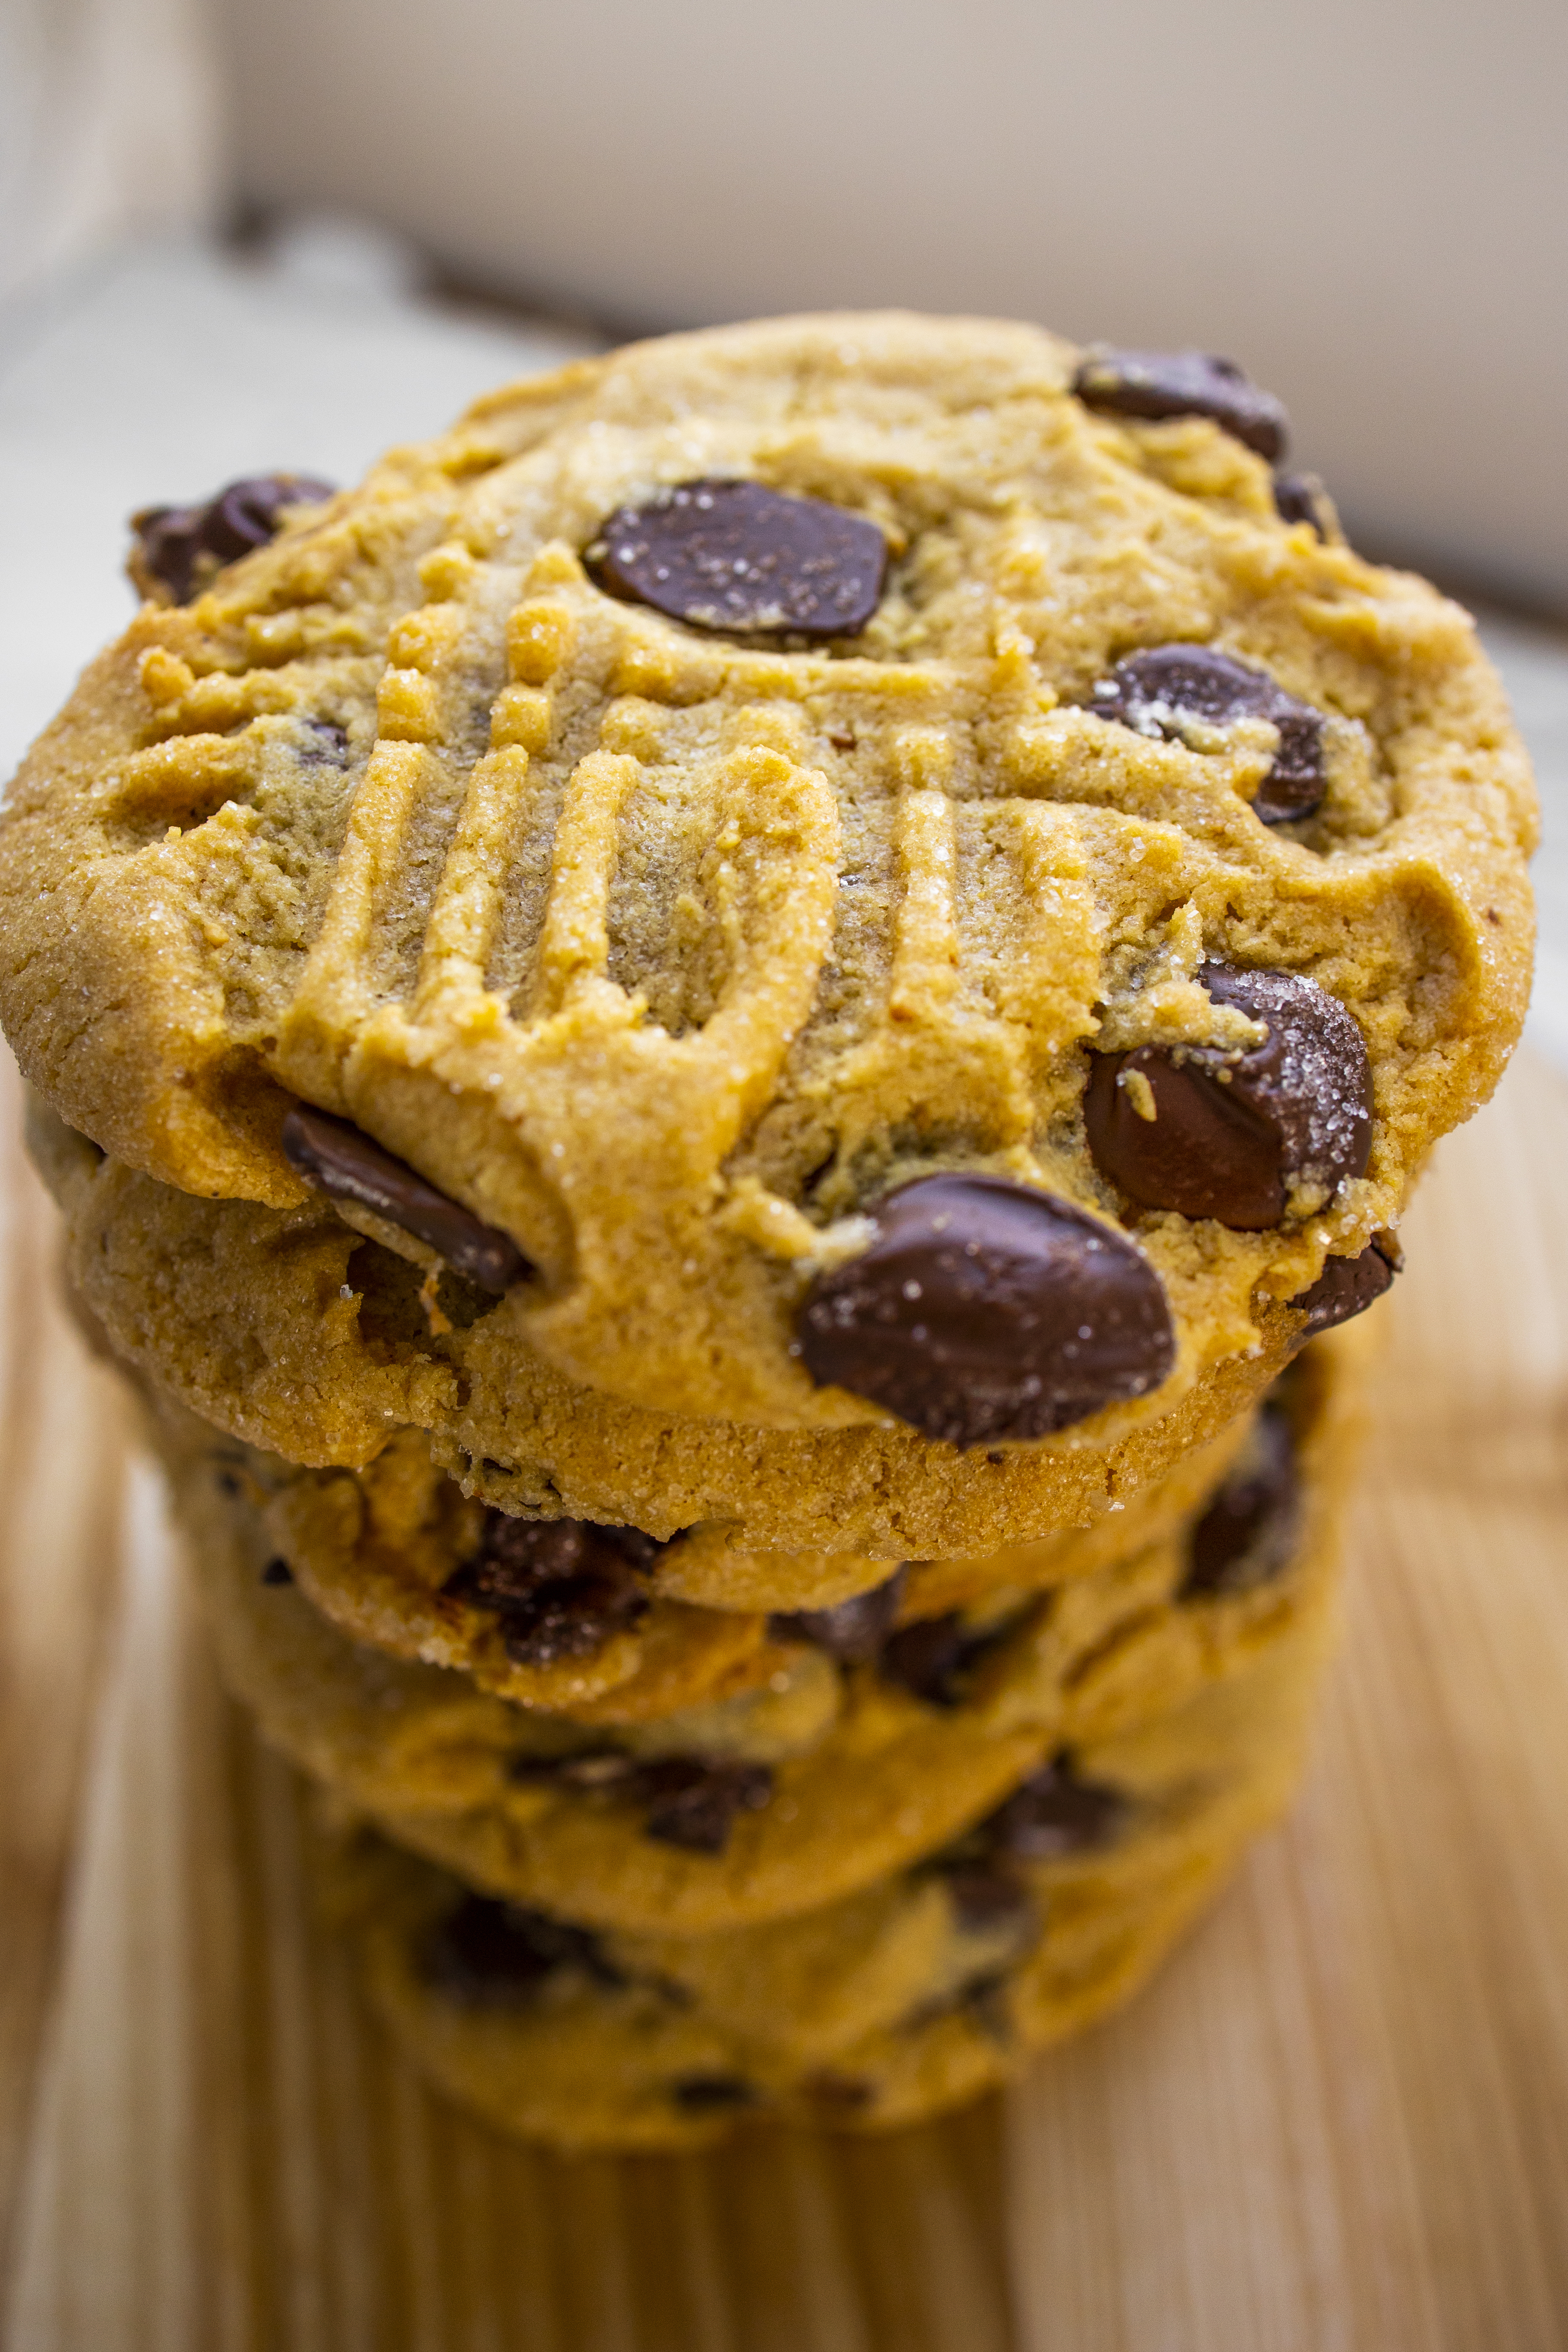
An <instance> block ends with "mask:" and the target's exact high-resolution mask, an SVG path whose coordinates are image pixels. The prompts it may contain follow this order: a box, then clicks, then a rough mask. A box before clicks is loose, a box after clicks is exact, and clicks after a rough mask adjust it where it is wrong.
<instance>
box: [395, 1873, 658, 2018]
mask: <svg viewBox="0 0 1568 2352" xmlns="http://www.w3.org/2000/svg"><path fill="white" fill-rule="evenodd" d="M421 1957H422V1960H423V1965H424V1970H425V1975H426V1979H428V1981H429V1982H430V1983H431V1984H433V1985H434V1986H435V1987H436V1989H437V1991H439V1992H443V1993H445V1994H446V1995H447V1998H448V1999H449V2000H460V2001H463V2002H466V2003H468V2004H469V2005H470V2006H472V2007H475V2008H491V2007H501V2006H508V2005H510V2004H512V2003H514V2002H517V2001H521V2000H527V1999H528V1997H529V1995H530V1994H531V1993H533V1992H535V1991H537V1990H538V1989H539V1987H540V1986H541V1985H542V1983H543V1982H544V1980H545V1979H546V1978H547V1977H551V1976H553V1975H554V1974H555V1973H556V1972H557V1971H558V1970H559V1969H579V1970H580V1971H581V1972H582V1973H583V1974H584V1975H585V1976H588V1977H591V1978H592V1979H594V1981H595V1983H597V1984H602V1985H618V1984H623V1983H624V1982H625V1981H626V1979H625V1978H624V1977H623V1975H622V1974H621V1971H620V1970H619V1969H617V1968H616V1967H615V1965H614V1964H613V1963H612V1962H611V1961H610V1959H609V1958H607V1957H606V1955H605V1948H604V1946H603V1945H602V1944H601V1942H600V1940H599V1938H598V1937H597V1936H595V1935H594V1934H592V1933H591V1932H590V1930H589V1929H588V1928H586V1927H571V1926H569V1925H568V1923H567V1922H566V1921H565V1920H563V1919H552V1918H550V1917H548V1916H546V1914H545V1913H544V1912H542V1911H527V1910H524V1909H522V1908H521V1906H519V1905H517V1904H514V1903H500V1902H497V1901H496V1900H495V1899H494V1898H493V1897H492V1896H490V1895H464V1897H463V1899H462V1901H461V1902H460V1903H458V1905H457V1906H455V1908H454V1909H452V1910H450V1911H448V1912H447V1913H446V1914H445V1915H444V1916H443V1917H441V1918H440V1919H438V1920H437V1922H436V1924H435V1926H434V1927H432V1928H431V1930H430V1931H429V1933H428V1935H427V1936H426V1939H425V1944H424V1949H423V1953H422V1956H421Z"/></svg>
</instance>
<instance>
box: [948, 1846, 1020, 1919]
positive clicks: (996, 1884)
mask: <svg viewBox="0 0 1568 2352" xmlns="http://www.w3.org/2000/svg"><path fill="white" fill-rule="evenodd" d="M942 1876H943V1878H944V1879H945V1880H946V1883H947V1892H948V1897H949V1900H950V1901H951V1903H952V1912H953V1917H954V1919H955V1920H956V1922H957V1924H958V1927H959V1928H960V1930H961V1931H962V1932H963V1934H964V1935H966V1936H994V1935H996V1934H998V1933H1002V1932H1007V1933H1016V1934H1022V1933H1023V1932H1024V1931H1025V1930H1026V1928H1029V1927H1033V1926H1034V1924H1035V1904H1034V1898H1033V1896H1032V1895H1030V1893H1029V1890H1028V1888H1027V1887H1026V1885H1024V1884H1023V1883H1022V1881H1021V1880H1019V1879H1016V1878H1015V1877H1014V1876H1013V1875H1012V1874H1011V1873H1010V1872H1008V1871H1005V1870H1001V1869H998V1868H997V1867H996V1866H995V1865H994V1864H985V1863H963V1862H960V1863H955V1864H952V1865H951V1866H950V1867H949V1868H947V1869H945V1870H944V1871H943V1872H942Z"/></svg>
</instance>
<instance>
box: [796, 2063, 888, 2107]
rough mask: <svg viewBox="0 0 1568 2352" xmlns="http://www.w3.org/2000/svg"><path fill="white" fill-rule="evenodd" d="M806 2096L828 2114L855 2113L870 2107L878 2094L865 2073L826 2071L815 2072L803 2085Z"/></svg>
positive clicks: (874, 2085)
mask: <svg viewBox="0 0 1568 2352" xmlns="http://www.w3.org/2000/svg"><path fill="white" fill-rule="evenodd" d="M801 2087H802V2089H803V2090H804V2092H805V2095H806V2097H807V2098H808V2099H810V2100H811V2102H812V2104H813V2105H815V2106H818V2107H820V2108H821V2109H822V2110H823V2112H824V2113H825V2114H826V2115H830V2116H831V2115H855V2114H858V2112H859V2110H860V2109H861V2108H863V2107H868V2106H869V2105H870V2104H871V2102H872V2100H873V2099H874V2098H875V2097H876V2095H877V2086H876V2084H874V2083H871V2082H868V2080H867V2078H866V2076H865V2075H864V2074H833V2073H832V2072H831V2071H825V2072H824V2073H822V2074H813V2075H812V2076H811V2078H810V2080H809V2081H808V2082H806V2083H804V2084H802V2085H801Z"/></svg>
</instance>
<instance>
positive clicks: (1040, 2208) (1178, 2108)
mask: <svg viewBox="0 0 1568 2352" xmlns="http://www.w3.org/2000/svg"><path fill="white" fill-rule="evenodd" d="M7 1110H8V1106H5V1105H0V1117H6V1115H7ZM8 1129H9V1120H8V1118H7V1131H8ZM1565 1166H1568V1089H1564V1087H1563V1086H1562V1084H1561V1082H1560V1081H1558V1080H1557V1079H1556V1078H1555V1077H1553V1076H1552V1075H1551V1074H1550V1073H1549V1072H1547V1071H1546V1070H1545V1069H1544V1068H1542V1066H1540V1065H1530V1064H1526V1063H1525V1062H1523V1061H1522V1060H1521V1064H1520V1065H1519V1066H1516V1068H1515V1069H1514V1071H1513V1072H1512V1073H1511V1074H1510V1076H1509V1078H1508V1080H1507V1082H1506V1083H1505V1085H1504V1087H1503V1089H1502V1091H1501V1093H1500V1096H1499V1098H1498V1100H1497V1102H1496V1103H1495V1104H1494V1105H1493V1106H1492V1107H1491V1108H1489V1110H1488V1111H1487V1112H1486V1113H1484V1114H1483V1115H1482V1117H1481V1118H1479V1119H1478V1120H1477V1121H1476V1122H1475V1123H1474V1124H1473V1126H1472V1127H1471V1128H1469V1129H1467V1130H1466V1132H1465V1133H1464V1134H1462V1135H1461V1136H1459V1137H1457V1138H1455V1139H1452V1140H1451V1141H1450V1143H1449V1144H1448V1145H1447V1146H1446V1147H1445V1150H1444V1154H1443V1157H1442V1160H1441V1163H1440V1166H1439V1168H1438V1170H1437V1171H1436V1173H1435V1174H1434V1176H1433V1177H1432V1178H1431V1179H1430V1181H1429V1182H1428V1184H1427V1186H1426V1189H1425V1191H1424V1192H1423V1194H1422V1197H1421V1199H1420V1200H1419V1202H1417V1204H1416V1206H1415V1210H1414V1211H1413V1213H1412V1215H1411V1217H1410V1219H1409V1221H1408V1223H1407V1226H1406V1231H1405V1240H1406V1244H1407V1248H1408V1253H1409V1259H1410V1265H1409V1271H1408V1272H1407V1274H1406V1275H1405V1277H1404V1279H1403V1281H1402V1282H1401V1283H1400V1285H1399V1286H1397V1289H1396V1292H1395V1296H1394V1303H1393V1304H1392V1305H1391V1307H1388V1308H1387V1309H1383V1310H1379V1311H1380V1312H1384V1313H1386V1314H1387V1316H1388V1318H1389V1321H1390V1324H1391V1338H1392V1344H1391V1348H1390V1351H1389V1356H1388V1358H1387V1360H1386V1370H1385V1372H1384V1377H1383V1380H1382V1381H1381V1384H1380V1395H1379V1407H1378V1414H1377V1420H1376V1426H1375V1430H1374V1436H1373V1448H1372V1454H1371V1459H1370V1463H1369V1467H1368V1473H1367V1475H1366V1477H1365V1480H1364V1485H1363V1496H1362V1500H1361V1503H1360V1506H1359V1508H1358V1511H1357V1515H1356V1519H1355V1524H1354V1530H1353V1535H1352V1576H1351V1583H1350V1595H1351V1597H1350V1602H1349V1608H1348V1620H1349V1622H1348V1630H1347V1641H1346V1645H1345V1649H1344V1653H1343V1655H1342V1660H1341V1663H1340V1665H1339V1667H1338V1669H1337V1670H1336V1673H1335V1675H1334V1677H1333V1680H1332V1684H1331V1689H1330V1693H1329V1697H1328V1701H1327V1704H1326V1706H1325V1708H1324V1711H1323V1717H1322V1721H1321V1731H1320V1736H1319V1739H1318V1745H1317V1754H1316V1760H1315V1764H1314V1768H1313V1770H1312V1773H1311V1777H1310V1782H1309V1786H1308V1789H1307V1790H1306V1793H1305V1795H1304V1798H1303V1800H1302V1801H1301V1803H1300V1806H1299V1808H1298V1810H1297V1811H1296V1813H1295V1815H1294V1816H1293V1818H1292V1820H1291V1822H1289V1825H1288V1827H1287V1828H1286V1829H1285V1830H1284V1831H1282V1832H1279V1833H1278V1834H1277V1835H1276V1836H1274V1837H1273V1838H1271V1839H1269V1840H1268V1841H1266V1842H1265V1843H1263V1845H1262V1846H1260V1847H1259V1848H1258V1851H1257V1852H1256V1853H1255V1854H1254V1856H1253V1858H1252V1860H1251V1861H1250V1863H1249V1864H1248V1865H1247V1868H1246V1870H1245V1871H1244V1872H1243V1874H1242V1876H1241V1878H1240V1879H1239V1881H1238V1882H1237V1885H1236V1886H1235V1887H1234V1888H1233V1889H1232V1891H1231V1893H1230V1894H1229V1895H1227V1896H1226V1899H1225V1900H1224V1902H1223V1903H1222V1904H1221V1905H1220V1906H1219V1907H1218V1909H1217V1910H1216V1911H1215V1914H1214V1915H1213V1916H1211V1917H1210V1918H1209V1919H1208V1921H1207V1922H1206V1923H1205V1925H1204V1926H1203V1927H1201V1928H1200V1929H1199V1930H1198V1932H1197V1933H1196V1935H1195V1936H1194V1937H1193V1938H1192V1939H1191V1940H1190V1942H1189V1943H1188V1944H1187V1946H1186V1947H1185V1948H1184V1950H1183V1951H1181V1952H1180V1953H1179V1954H1178V1955H1177V1957H1176V1958H1175V1959H1174V1961H1173V1963H1172V1964H1171V1966H1170V1967H1169V1968H1168V1969H1166V1971H1165V1973H1164V1975H1163V1977H1162V1978H1161V1979H1160V1980H1159V1982H1158V1983H1157V1984H1156V1985H1155V1986H1154V1987H1153V1988H1152V1990H1151V1991H1150V1992H1149V1993H1148V1994H1146V1995H1145V1996H1144V1998H1143V1999H1142V2000H1141V2001H1139V2002H1138V2003H1136V2004H1135V2005H1134V2006H1133V2008H1132V2009H1131V2011H1128V2012H1127V2013H1126V2014H1125V2015H1124V2016H1122V2017H1120V2018H1117V2019H1114V2020H1112V2021H1110V2023H1109V2024H1107V2025H1106V2026H1104V2027H1102V2028H1100V2030H1099V2031H1098V2032H1095V2033H1093V2034H1091V2035H1089V2037H1087V2038H1086V2039H1085V2040H1084V2041H1082V2042H1079V2043H1077V2044H1074V2045H1071V2046H1069V2047H1068V2048H1066V2049H1064V2050H1062V2051H1060V2052H1059V2053H1056V2054H1055V2055H1054V2056H1052V2057H1050V2058H1048V2059H1047V2060H1046V2061H1045V2062H1043V2063H1041V2064H1040V2065H1039V2066H1038V2067H1037V2069H1036V2070H1035V2072H1034V2073H1033V2074H1032V2075H1031V2077H1030V2078H1029V2080H1028V2081H1027V2082H1026V2084H1024V2085H1023V2086H1022V2087H1021V2088H1019V2089H1018V2090H1017V2091H1016V2092H1015V2093H1014V2094H1013V2095H1011V2096H1010V2097H1009V2098H1007V2099H1005V2100H993V2101H991V2102H988V2103H986V2104H984V2105H981V2106H979V2107H976V2108H974V2109H973V2110H971V2111H970V2112H968V2113H967V2114H964V2115H962V2116H957V2117H955V2118H952V2119H951V2120H950V2121H948V2122H946V2123H943V2124H941V2125H937V2126H930V2127H928V2128H924V2129H921V2130H916V2131H910V2132H905V2133H900V2134H898V2135H896V2136H892V2137H886V2138H881V2139H865V2140H833V2139H827V2138H818V2137H813V2136H811V2135H808V2134H805V2133H784V2132H768V2131H761V2130H759V2131H756V2132H753V2133H752V2134H751V2135H750V2136H748V2137H745V2138H742V2140H741V2141H739V2142H738V2143H737V2144H736V2145H735V2146H734V2147H731V2149H728V2150H726V2151H725V2152H723V2153H722V2154H721V2155H717V2156H708V2157H701V2158H668V2159H655V2158H639V2159H635V2160H626V2161H623V2162H613V2161H608V2160H598V2159H594V2160H585V2159H578V2160H575V2161H562V2160H559V2159H554V2158H550V2157H547V2156H544V2155H542V2154H540V2153H538V2152H536V2151H532V2150H529V2149H526V2148H522V2147H513V2146H510V2145H508V2144H506V2143H504V2142H503V2141H501V2140H500V2139H498V2138H497V2137H494V2136H493V2135H491V2134H490V2133H489V2132H487V2131H485V2130H483V2129H481V2128H479V2126H475V2125H473V2124H470V2123H469V2122H468V2121H467V2120H466V2119H465V2118H463V2117H462V2116H458V2115H457V2114H455V2113H454V2112H453V2111H452V2110H450V2109H449V2108H447V2107H446V2106H445V2105H442V2103H441V2102H439V2101H438V2100H437V2099H435V2098H433V2097H432V2096H430V2095H428V2094H426V2092H425V2091H424V2089H423V2088H422V2087H421V2086H420V2084H418V2083H417V2082H416V2080H415V2078H414V2077H413V2076H412V2075H411V2074H409V2072H408V2071H407V2069H406V2068H405V2067H404V2066H403V2065H402V2064H401V2063H399V2061H398V2060H397V2058H396V2057H395V2054H394V2053H392V2052H391V2051H390V2050H389V2049H388V2047H387V2046H386V2044H385V2042H384V2040H383V2038H382V2036H381V2034H380V2032H379V2031H378V2030H377V2029H376V2028H375V2027H374V2024H372V2023H371V2022H369V2021H367V2020H366V2019H365V2017H364V2016H363V2014H362V2013H361V2011H359V2009H358V2007H357V2005H356V2003H355V2001H354V2000H353V1996H352V1993H351V1990H350V1988H349V1986H348V1985H347V1983H346V1982H345V1981H344V1978H343V1975H342V1969H341V1966H340V1962H339V1959H338V1957H337V1955H336V1953H335V1952H334V1950H333V1949H332V1948H331V1945H330V1944H325V1943H323V1942H322V1940H321V1937H320V1936H319V1934H318V1933H317V1931H316V1929H315V1927H313V1925H312V1922H311V1919H310V1911H309V1906H308V1905H307V1904H306V1902H305V1899H304V1894H303V1889H302V1885H301V1866H300V1852H299V1817H298V1812H297V1795H296V1790H295V1787H294V1783H293V1782H292V1780H291V1779H290V1777H289V1774H288V1773H287V1772H286V1771H285V1770H284V1769H283V1768H282V1767H281V1766H279V1764H278V1763H276V1762H275V1761H274V1760H273V1759H270V1758H269V1757H268V1756H266V1755H265V1754H263V1753H262V1752H260V1751H259V1750H258V1748H257V1746H256V1744H255V1742H254V1741H253V1739H252V1738H251V1737H250V1736H249V1734H248V1732H247V1729H246V1727H245V1726H244V1724H243V1723H242V1722H240V1721H238V1720H237V1718H236V1717H235V1715H234V1712H233V1710H232V1709H230V1708H229V1707H228V1706H227V1704H226V1702H225V1701H224V1700H223V1699H222V1698H221V1696H219V1694H218V1693H217V1691H216V1687H215V1685H214V1683H213V1680H212V1676H211V1671H210V1668H209V1666H208V1664H207V1661H206V1656H205V1649H204V1647H203V1644H202V1641H201V1637H200V1633H199V1631H198V1630H197V1629H195V1628H194V1627H193V1626H192V1624H191V1623H190V1622H189V1620H188V1617H187V1614H186V1611H185V1607H184V1601H183V1597H182V1592H181V1588H180V1584H179V1580H178V1578H177V1575H176V1574H175V1573H174V1569H173V1565H172V1560H171V1546H170V1543H169V1539H168V1536H167V1532H166V1528H165V1526H164V1523H163V1516H162V1505H161V1498H160V1496H159V1492H158V1488H157V1486H156V1483H155V1480H154V1478H153V1474H152V1473H151V1472H150V1471H148V1470H147V1469H145V1468H144V1467H142V1466H141V1465H137V1464H134V1463H132V1464H131V1465H129V1467H128V1466H127V1464H126V1457H125V1454H124V1450H123V1439H122V1434H121V1426H120V1423H119V1420H118V1418H117V1414H116V1408H115V1404H114V1400H113V1396H112V1391H111V1390H110V1387H109V1385H108V1384H107V1383H106V1382H105V1381H104V1380H103V1378H102V1377H101V1375H100V1374H98V1373H96V1372H94V1371H93V1370H91V1369H90V1368H89V1367H88V1366H87V1365H86V1363H85V1360H83V1359H82V1358H81V1356H80V1355H79V1351H78V1349H77V1348H76V1343H75V1341H74V1339H72V1338H71V1336H70V1334H69V1333H68V1330H67V1328H66V1327H65V1325H64V1322H63V1320H62V1318H61V1317H60V1315H59V1312H58V1308H57V1307H55V1306H54V1305H53V1303H52V1301H51V1298H50V1295H49V1290H48V1282H47V1276H48V1271H49V1259H50V1255H51V1252H50V1245H49V1241H48V1225H47V1213H46V1211H45V1210H44V1208H43V1206H42V1204H41V1202H40V1201H39V1198H38V1196H37V1192H36V1188H35V1187H34V1186H33V1184H32V1181H31V1179H30V1178H29V1177H28V1176H27V1175H26V1172H25V1171H24V1170H23V1169H22V1168H21V1166H20V1164H19V1162H18V1161H17V1160H16V1156H15V1154H14V1153H13V1154H11V1156H9V1157H7V1158H6V1159H5V1163H4V1182H3V1185H0V1213H3V1214H4V1217H5V1223H6V1248H7V1256H6V1260H5V1279H6V1282H7V1284H8V1304H9V1308H10V1313H9V1317H8V1320H7V1327H6V1332H5V1352H4V1360H3V1361H0V1379H3V1381H4V1383H5V1424H4V1435H3V1439H0V1444H3V1446H4V1454H3V1456H0V1461H3V1475H4V1476H5V1479H6V1481H7V1485H6V1499H7V1510H6V1514H5V1528H4V1536H3V1540H0V1759H3V1763H4V1772H5V1778H4V1780H3V1782H0V1790H3V1795H0V1934H3V1936H4V1939H5V1941H4V1965H3V1973H0V2196H3V2197H4V2198H5V2212H6V2215H7V2217H8V2227H7V2233H6V2237H5V2248H6V2257H7V2262H6V2290H5V2292H6V2298H7V2302H6V2309H7V2318H8V2325H7V2328H6V2333H5V2342H6V2343H7V2345H9V2346H11V2347H16V2352H67V2347H69V2352H78V2347H91V2352H121V2347H125V2352H131V2347H137V2352H142V2347H147V2352H208V2347H220V2352H228V2347H237V2352H239V2348H240V2347H243V2352H253V2347H254V2352H263V2347H265V2352H273V2347H278V2352H283V2347H287V2352H384V2347H385V2348H386V2352H403V2347H408V2352H416V2347H417V2352H1361V2347H1366V2352H1562V2347H1564V2346H1565V2345H1568V2219H1565V2216H1568V1240H1565V1238H1564V1234H1563V1229H1562V1227H1561V1226H1560V1224H1559V1223H1556V1222H1554V1212H1556V1213H1557V1214H1558V1215H1561V1213H1562V1212H1563V1209H1564V1207H1565V1206H1568V1188H1565V1187H1564V1185H1563V1176H1562V1171H1563V1168H1564V1167H1565ZM115 1591H119V1593H120V1601H119V1605H118V1607H115V1606H113V1605H112V1599H111V1596H112V1595H113V1593H114V1592H115ZM106 1624H110V1625H111V1627H112V1638H111V1640H110V1643H109V1649H110V1658H109V1665H108V1670H107V1674H106V1675H105V1676H104V1677H103V1680H102V1688H101V1691H99V1689H98V1683H99V1676H98V1673H97V1661H98V1659H99V1657H100V1654H102V1652H103V1649H104V1646H105V1642H104V1630H103V1629H104V1627H105V1625H106ZM84 1756H85V1757H86V1758H87V1759H88V1760H87V1762H86V1763H85V1765H84V1762H83V1759H84ZM62 1889H65V1890H67V1891H66V1892H64V1893H63V1894H62Z"/></svg>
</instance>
